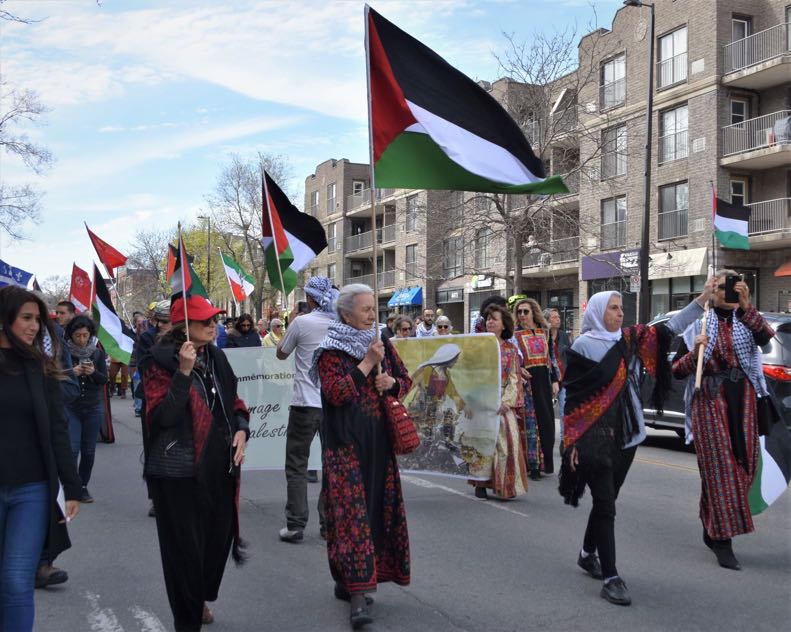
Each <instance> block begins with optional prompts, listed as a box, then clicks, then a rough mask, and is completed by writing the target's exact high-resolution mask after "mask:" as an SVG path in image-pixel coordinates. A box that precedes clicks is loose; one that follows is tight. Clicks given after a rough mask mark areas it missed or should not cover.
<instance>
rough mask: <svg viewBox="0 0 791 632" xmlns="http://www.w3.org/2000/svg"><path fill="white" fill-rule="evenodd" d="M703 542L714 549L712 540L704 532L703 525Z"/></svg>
mask: <svg viewBox="0 0 791 632" xmlns="http://www.w3.org/2000/svg"><path fill="white" fill-rule="evenodd" d="M703 544H705V545H706V546H707V547H709V548H710V549H712V550H714V541H713V540H712V539H711V538H710V537H709V534H708V533H706V528H705V527H704V528H703Z"/></svg>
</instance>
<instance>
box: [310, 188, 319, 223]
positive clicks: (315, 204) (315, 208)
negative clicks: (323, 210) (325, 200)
mask: <svg viewBox="0 0 791 632" xmlns="http://www.w3.org/2000/svg"><path fill="white" fill-rule="evenodd" d="M308 213H310V214H311V215H313V217H317V216H318V214H319V192H318V191H311V192H310V206H309V208H308Z"/></svg>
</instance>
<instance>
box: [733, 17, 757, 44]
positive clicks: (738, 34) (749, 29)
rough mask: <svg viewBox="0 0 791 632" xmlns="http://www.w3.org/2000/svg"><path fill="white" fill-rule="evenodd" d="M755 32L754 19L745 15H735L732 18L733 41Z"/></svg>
mask: <svg viewBox="0 0 791 632" xmlns="http://www.w3.org/2000/svg"><path fill="white" fill-rule="evenodd" d="M752 33H753V19H752V18H751V17H749V16H745V15H738V16H737V15H734V16H733V18H732V19H731V42H738V41H739V40H743V39H744V38H746V37H750V35H752Z"/></svg>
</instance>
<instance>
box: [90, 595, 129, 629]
mask: <svg viewBox="0 0 791 632" xmlns="http://www.w3.org/2000/svg"><path fill="white" fill-rule="evenodd" d="M85 598H86V599H87V600H88V604H89V605H90V608H91V609H90V611H89V612H88V623H90V624H91V630H93V632H124V629H123V627H121V624H120V623H118V619H117V618H116V616H115V613H114V612H113V611H112V610H111V609H110V608H102V607H101V606H100V605H99V598H100V595H97V594H96V593H92V592H86V593H85Z"/></svg>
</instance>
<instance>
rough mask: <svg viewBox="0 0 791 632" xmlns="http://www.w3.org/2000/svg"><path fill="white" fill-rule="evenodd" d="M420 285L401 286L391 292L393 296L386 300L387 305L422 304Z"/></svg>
mask: <svg viewBox="0 0 791 632" xmlns="http://www.w3.org/2000/svg"><path fill="white" fill-rule="evenodd" d="M422 304H423V288H422V287H402V288H398V289H397V290H396V291H395V292H393V296H391V297H390V300H389V301H387V306H388V307H404V306H405V305H422Z"/></svg>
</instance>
